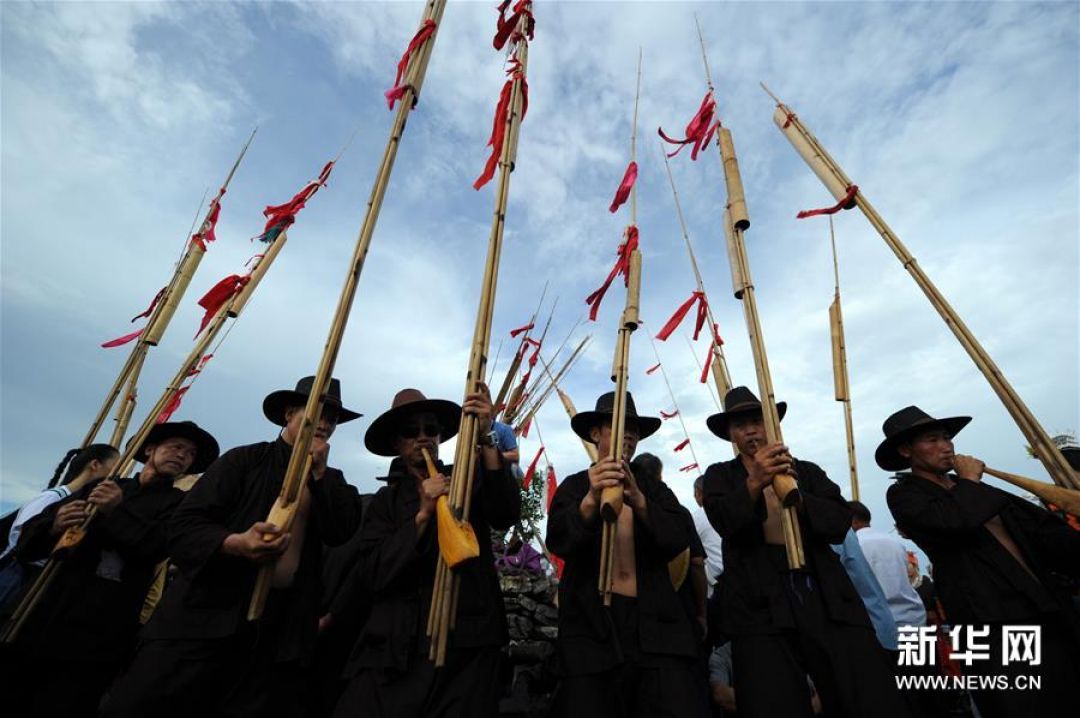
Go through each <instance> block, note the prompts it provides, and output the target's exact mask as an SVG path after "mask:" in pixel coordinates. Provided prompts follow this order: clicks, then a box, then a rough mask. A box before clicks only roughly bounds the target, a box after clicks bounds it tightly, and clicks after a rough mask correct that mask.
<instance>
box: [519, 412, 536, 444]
mask: <svg viewBox="0 0 1080 718" xmlns="http://www.w3.org/2000/svg"><path fill="white" fill-rule="evenodd" d="M532 422H533V418H532V416H530V417H529V419H528V420H527V421H526V422H525V423H524V424H522V425H521V430H520V431H519V432H518V436H520V437H522V438H523V439H528V438H529V429H531V428H532Z"/></svg>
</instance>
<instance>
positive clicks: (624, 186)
mask: <svg viewBox="0 0 1080 718" xmlns="http://www.w3.org/2000/svg"><path fill="white" fill-rule="evenodd" d="M636 181H637V162H633V161H631V162H630V164H628V165H627V166H626V173H625V174H623V178H622V182H620V183H619V189H617V190H615V199H613V200H611V206H610V207H608V211H609V212H612V213H614V212H615V211H616V210H618V209H619V207H622V206H623V204H625V203H626V198H627V197H629V196H630V190H631V189H633V188H634V182H636Z"/></svg>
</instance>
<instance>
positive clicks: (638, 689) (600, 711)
mask: <svg viewBox="0 0 1080 718" xmlns="http://www.w3.org/2000/svg"><path fill="white" fill-rule="evenodd" d="M611 598H612V601H611V609H610V616H611V619H612V623H613V625H614V627H615V632H616V636H617V638H618V641H619V647H620V648H621V649H622V653H623V659H624V660H623V662H622V663H621V664H620V665H618V666H616V667H615V668H612V669H611V670H607V671H602V672H599V673H590V674H587V675H570V676H563V678H562V679H561V680H560V681H559V685H558V687H557V688H556V689H555V696H554V700H553V701H552V708H551V716H552V718H579V717H580V716H588V718H695V717H698V716H707V715H708V704H707V702H706V701H705V700H704V699H705V697H706V696H705V694H704V693H703V692H702V686H703V685H704V684H703V683H702V681H703V680H704V678H703V676H702V675H701V672H700V670H699V668H698V666H697V665H696V659H694V658H682V657H679V656H659V655H654V654H645V653H642V652H641V648H640V645H641V644H640V640H639V638H638V614H637V601H636V600H635V599H632V598H627V597H624V596H619V595H613V596H612V597H611Z"/></svg>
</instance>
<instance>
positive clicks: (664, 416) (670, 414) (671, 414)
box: [660, 409, 679, 419]
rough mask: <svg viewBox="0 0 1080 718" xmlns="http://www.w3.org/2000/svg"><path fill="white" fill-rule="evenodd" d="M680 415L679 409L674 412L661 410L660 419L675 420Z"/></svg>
mask: <svg viewBox="0 0 1080 718" xmlns="http://www.w3.org/2000/svg"><path fill="white" fill-rule="evenodd" d="M678 415H679V410H678V409H676V410H675V411H672V412H666V411H664V410H663V409H661V410H660V418H662V419H674V418H675V417H676V416H678Z"/></svg>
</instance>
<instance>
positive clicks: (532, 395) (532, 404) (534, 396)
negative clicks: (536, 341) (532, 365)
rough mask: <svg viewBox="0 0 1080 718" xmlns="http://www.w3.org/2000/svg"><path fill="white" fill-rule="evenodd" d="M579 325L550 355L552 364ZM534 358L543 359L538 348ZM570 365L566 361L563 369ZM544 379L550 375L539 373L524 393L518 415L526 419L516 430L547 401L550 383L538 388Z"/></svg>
mask: <svg viewBox="0 0 1080 718" xmlns="http://www.w3.org/2000/svg"><path fill="white" fill-rule="evenodd" d="M580 324H581V320H580V319H579V320H578V321H577V322H576V323H575V324H574V326H573V327H572V328H571V329H570V331H569V332H568V333H567V335H566V338H564V339H563V341H562V343H561V344H560V345H559V348H558V349H556V350H555V353H554V354H553V355H552V357H551V361H552V362H554V361H555V360H556V359H558V357H559V355H560V354H562V350H563V349H565V348H566V343H567V342H569V341H570V337H572V336H573V335H574V332H575V331H577V328H578V325H580ZM587 338H588V337H586V339H587ZM577 351H578V350H575V352H574V354H575V355H576V354H577ZM536 358H537V360H538V361H541V362H542V361H543V357H542V356H541V354H540V347H537V349H536ZM572 363H573V362H572V361H570V360H568V361H567V362H564V364H563V366H564V368H568V367H569V366H570V365H571V364H572ZM560 371H561V370H560ZM545 377H549V378H550V374H543V373H541V374H539V375H537V377H536V379H535V380H534V381H533V383H532V388H531V389H529V391H527V392H526V393H527V394H528V396H527V397H526V398H525V400H524V402H523V406H522V407H521V409H520V411H519V412H518V413H519V415H520V414H524V415H525V417H526V418H524V419H522V420H520V421H518V422H517V427H516V428H520V427H522V426H523V425H524V424H525V423H526V422H527V421H528V417H529V416H532V415H534V414H535V413H536V410H537V409H539V406H540V404H542V403H543V402H544V401H545V400H546V399H547V395H548V394H550V392H551V391H552V386H551V383H550V381H549V382H548V384H546V385H545V386H544V387H543V388H542V389H541V388H540V385H541V384H542V382H543V381H544V378H545Z"/></svg>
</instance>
